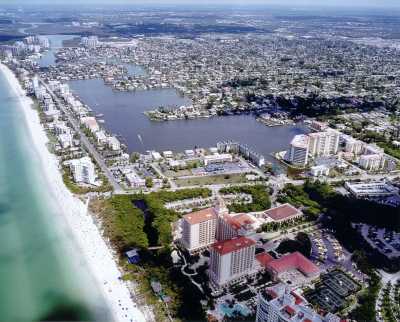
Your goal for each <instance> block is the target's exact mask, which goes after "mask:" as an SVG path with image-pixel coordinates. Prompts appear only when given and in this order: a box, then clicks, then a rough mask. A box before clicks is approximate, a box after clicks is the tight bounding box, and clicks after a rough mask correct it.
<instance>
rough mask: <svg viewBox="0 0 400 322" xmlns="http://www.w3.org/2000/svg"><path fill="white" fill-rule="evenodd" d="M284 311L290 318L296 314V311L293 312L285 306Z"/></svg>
mask: <svg viewBox="0 0 400 322" xmlns="http://www.w3.org/2000/svg"><path fill="white" fill-rule="evenodd" d="M284 310H285V311H286V312H287V313H288V314H289V315H290V316H293V315H294V314H295V313H296V311H295V310H294V308H292V307H291V306H289V305H286V306H285V307H284Z"/></svg>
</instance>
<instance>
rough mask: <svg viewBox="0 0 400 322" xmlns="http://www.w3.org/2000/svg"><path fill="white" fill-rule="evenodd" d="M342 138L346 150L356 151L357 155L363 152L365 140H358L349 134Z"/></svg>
mask: <svg viewBox="0 0 400 322" xmlns="http://www.w3.org/2000/svg"><path fill="white" fill-rule="evenodd" d="M342 138H343V139H344V144H345V146H344V150H345V151H346V152H349V153H354V154H355V155H360V154H361V153H362V152H363V150H364V146H365V143H364V142H362V141H360V140H356V139H354V138H352V137H351V136H348V135H346V136H342Z"/></svg>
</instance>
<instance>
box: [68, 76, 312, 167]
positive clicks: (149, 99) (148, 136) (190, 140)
mask: <svg viewBox="0 0 400 322" xmlns="http://www.w3.org/2000/svg"><path fill="white" fill-rule="evenodd" d="M69 85H70V88H71V90H72V91H73V93H75V94H76V95H77V96H79V97H80V99H81V100H82V101H83V103H85V104H87V105H88V106H89V107H90V108H91V109H92V110H93V111H94V113H95V114H104V116H103V118H104V120H105V125H104V126H105V128H106V129H107V130H108V131H110V132H111V133H114V134H118V135H121V136H122V137H123V138H124V141H123V142H124V143H125V144H126V145H127V147H128V150H129V152H133V151H136V152H145V151H148V150H157V151H165V150H174V151H176V152H180V151H183V150H185V149H192V148H195V147H211V146H215V144H216V143H217V142H218V141H220V140H237V141H239V142H242V143H247V144H249V145H250V146H251V147H253V149H254V150H255V151H257V152H259V153H261V154H263V155H264V156H265V157H266V158H267V159H268V160H270V161H272V158H271V157H269V154H270V153H272V152H276V151H281V150H284V149H286V148H287V147H288V145H289V142H290V140H291V139H292V138H293V136H294V135H296V134H300V133H305V132H306V131H307V129H306V127H305V126H304V125H302V124H297V125H285V126H278V127H267V126H265V125H264V124H262V123H260V122H258V121H257V120H256V118H255V116H254V115H251V114H247V115H232V116H221V117H213V118H209V119H195V120H176V121H169V122H159V121H151V120H149V119H148V117H147V116H146V115H144V114H143V112H144V111H146V110H150V109H154V108H157V107H159V106H161V105H164V106H176V107H178V106H181V105H188V104H191V101H190V100H189V99H187V98H185V97H181V96H179V94H178V93H177V92H176V91H175V90H174V89H151V90H146V91H144V90H142V91H135V92H118V91H113V90H112V88H111V87H109V86H107V85H105V84H104V82H103V81H102V80H100V79H92V80H78V81H70V82H69Z"/></svg>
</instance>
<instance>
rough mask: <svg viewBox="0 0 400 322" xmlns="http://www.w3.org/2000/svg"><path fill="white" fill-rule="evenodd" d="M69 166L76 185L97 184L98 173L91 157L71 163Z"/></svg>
mask: <svg viewBox="0 0 400 322" xmlns="http://www.w3.org/2000/svg"><path fill="white" fill-rule="evenodd" d="M69 165H70V168H71V171H72V174H73V176H74V181H75V182H76V183H87V184H92V185H95V184H96V172H95V167H94V164H93V162H92V160H91V159H90V158H89V157H83V158H81V159H74V160H71V161H69Z"/></svg>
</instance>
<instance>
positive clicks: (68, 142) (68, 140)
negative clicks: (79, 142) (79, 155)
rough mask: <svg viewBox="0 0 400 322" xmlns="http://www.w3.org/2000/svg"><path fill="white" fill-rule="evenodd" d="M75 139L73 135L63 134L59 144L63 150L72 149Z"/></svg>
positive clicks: (59, 138) (59, 136)
mask: <svg viewBox="0 0 400 322" xmlns="http://www.w3.org/2000/svg"><path fill="white" fill-rule="evenodd" d="M72 140H73V137H72V135H71V133H63V134H59V135H58V142H59V143H60V145H61V147H62V148H63V149H66V148H69V147H72Z"/></svg>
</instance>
